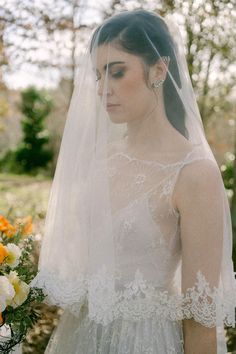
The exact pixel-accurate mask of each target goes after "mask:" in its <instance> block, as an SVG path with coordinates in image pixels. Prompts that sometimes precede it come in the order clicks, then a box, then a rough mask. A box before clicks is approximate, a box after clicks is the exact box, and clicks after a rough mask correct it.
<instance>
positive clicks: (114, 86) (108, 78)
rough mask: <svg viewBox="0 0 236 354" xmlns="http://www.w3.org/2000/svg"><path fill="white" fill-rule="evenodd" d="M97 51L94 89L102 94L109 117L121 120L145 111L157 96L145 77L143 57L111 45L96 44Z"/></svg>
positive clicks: (126, 119)
mask: <svg viewBox="0 0 236 354" xmlns="http://www.w3.org/2000/svg"><path fill="white" fill-rule="evenodd" d="M96 54H97V65H96V75H97V93H98V95H99V96H100V97H103V95H105V100H104V101H105V102H106V110H107V112H108V114H109V117H110V119H111V120H112V121H113V122H114V123H123V122H129V121H132V120H137V119H142V118H143V117H144V116H146V115H148V113H149V112H150V111H152V110H153V108H154V107H155V105H156V96H155V94H154V92H153V89H152V88H151V87H150V85H148V84H147V82H146V81H145V73H144V63H143V61H142V59H141V58H139V57H138V56H136V55H132V54H129V53H126V52H124V51H122V50H119V49H117V48H115V47H113V46H111V45H101V46H99V47H98V49H97V53H96Z"/></svg>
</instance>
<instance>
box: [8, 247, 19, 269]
mask: <svg viewBox="0 0 236 354" xmlns="http://www.w3.org/2000/svg"><path fill="white" fill-rule="evenodd" d="M6 248H7V251H8V255H7V257H6V259H5V263H6V264H8V265H9V266H10V267H11V268H15V267H16V266H17V265H18V264H19V261H20V256H21V249H20V247H18V246H17V245H15V244H14V243H8V244H7V245H6Z"/></svg>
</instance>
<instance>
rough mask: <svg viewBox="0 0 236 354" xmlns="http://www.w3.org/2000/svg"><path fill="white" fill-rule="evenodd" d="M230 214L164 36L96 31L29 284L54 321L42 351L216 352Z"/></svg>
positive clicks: (142, 23) (127, 21) (185, 81)
mask: <svg viewBox="0 0 236 354" xmlns="http://www.w3.org/2000/svg"><path fill="white" fill-rule="evenodd" d="M231 242H232V234H231V223H230V213H229V206H228V202H227V198H226V195H225V191H224V186H223V182H222V178H221V175H220V171H219V169H218V167H217V163H216V161H215V159H214V157H213V154H212V152H211V150H210V148H209V145H208V143H207V141H206V138H205V135H204V131H203V128H202V123H201V118H200V116H199V111H198V108H197V105H196V101H195V98H194V94H193V89H192V86H191V81H190V79H189V75H188V71H187V66H186V61H185V58H184V52H183V47H182V44H181V40H180V35H179V34H178V31H177V29H176V28H175V27H174V25H172V24H171V23H170V22H168V21H167V20H164V19H163V18H161V17H160V16H158V15H156V14H154V13H151V12H147V11H143V10H136V11H131V12H129V11H128V12H123V13H120V14H118V15H116V16H114V17H111V18H109V19H108V20H106V21H105V22H104V23H103V24H102V25H101V26H100V27H99V28H97V29H96V31H95V32H94V34H93V36H92V39H91V41H90V44H89V49H88V53H87V55H85V57H84V61H83V62H82V63H81V65H80V71H79V74H78V82H77V81H76V82H75V90H74V94H73V97H72V101H71V105H70V109H69V113H68V118H67V122H66V127H65V131H64V135H63V139H62V145H61V151H60V156H59V160H58V165H57V170H56V174H55V178H54V182H53V187H52V192H51V198H50V203H49V208H48V213H47V218H46V233H45V236H44V240H43V244H42V249H41V254H40V264H39V269H40V271H39V273H38V275H37V277H36V278H35V280H34V282H33V284H34V285H35V286H39V287H42V288H43V289H44V290H45V292H46V294H47V295H48V296H47V302H48V303H52V304H57V305H59V306H61V307H63V308H64V309H65V312H64V314H63V315H62V318H61V319H60V323H59V325H58V327H57V329H56V330H55V332H54V334H53V335H52V337H51V340H50V342H49V345H48V347H47V350H46V353H47V354H53V353H57V354H58V353H68V354H69V353H71V354H84V353H91V354H95V353H100V354H107V353H109V354H118V353H119V354H125V353H127V354H141V353H142V354H144V353H153V354H163V353H168V354H170V353H178V354H179V353H186V354H195V353H196V354H197V353H199V354H204V353H207V354H213V353H218V354H219V353H220V354H223V353H224V354H225V353H226V344H225V338H224V324H227V325H231V326H234V324H235V318H234V309H235V304H236V288H235V280H234V273H233V267H232V260H231V250H232V245H231Z"/></svg>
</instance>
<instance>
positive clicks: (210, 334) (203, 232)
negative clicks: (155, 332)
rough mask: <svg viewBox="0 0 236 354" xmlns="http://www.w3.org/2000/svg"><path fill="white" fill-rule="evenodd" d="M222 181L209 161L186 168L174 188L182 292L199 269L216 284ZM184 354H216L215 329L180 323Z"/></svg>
mask: <svg viewBox="0 0 236 354" xmlns="http://www.w3.org/2000/svg"><path fill="white" fill-rule="evenodd" d="M221 196H222V179H221V175H220V172H219V169H218V167H217V166H215V165H214V164H213V163H212V162H211V161H209V160H200V161H195V162H194V163H191V164H189V165H187V166H185V167H184V168H183V169H182V170H181V172H180V176H179V179H178V183H177V184H176V186H175V190H174V194H173V204H174V205H175V208H177V209H178V210H179V213H180V232H181V242H182V293H183V294H184V293H185V292H186V289H188V288H190V287H193V286H194V284H195V281H196V273H197V271H198V270H200V271H201V272H202V274H203V275H204V276H205V278H206V280H207V281H208V282H209V285H210V287H213V286H216V287H217V284H218V278H219V273H220V266H221V251H222V238H223V237H222V235H223V211H222V199H221ZM183 332H184V342H185V354H200V353H201V354H215V353H216V328H215V327H213V328H208V327H206V326H204V325H202V324H201V323H199V322H197V321H195V320H194V319H193V318H191V319H185V320H183Z"/></svg>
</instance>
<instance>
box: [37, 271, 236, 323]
mask: <svg viewBox="0 0 236 354" xmlns="http://www.w3.org/2000/svg"><path fill="white" fill-rule="evenodd" d="M31 285H32V286H36V287H40V288H43V289H44V290H45V292H46V293H47V295H48V297H49V300H50V301H49V302H48V303H50V304H54V305H58V306H61V307H62V308H68V309H70V310H71V311H72V312H73V313H74V314H75V315H76V314H77V315H79V312H80V309H81V306H82V305H83V304H84V302H85V301H87V300H89V304H90V305H89V306H90V307H89V317H90V319H91V320H94V321H95V322H96V323H102V324H104V325H106V324H108V323H110V322H111V321H113V320H114V319H118V318H123V319H128V320H132V321H137V320H139V319H146V318H150V317H153V316H155V317H157V318H158V319H159V320H160V323H161V322H162V321H165V320H171V321H180V320H183V319H190V318H193V319H194V320H195V321H197V322H199V323H201V324H202V325H204V326H206V327H214V326H215V325H216V323H217V318H218V317H217V316H218V315H219V314H220V316H221V320H223V321H224V322H225V324H226V325H228V326H232V325H233V324H234V318H233V317H234V316H232V315H230V314H231V312H230V311H229V312H228V311H227V309H229V308H230V307H231V306H232V305H233V304H234V303H235V295H234V294H227V295H226V294H224V297H223V298H224V301H223V302H222V294H220V291H219V289H218V288H216V287H213V288H211V287H210V286H209V283H208V282H207V280H206V278H205V277H204V275H203V274H202V273H201V271H198V273H197V279H196V283H195V285H194V286H193V287H192V288H188V289H187V290H186V293H185V294H173V293H170V292H169V291H168V290H163V289H159V288H156V287H154V286H152V285H151V284H148V282H147V281H146V280H144V278H143V274H142V273H141V272H140V271H139V269H138V270H137V271H136V273H135V277H134V280H133V281H131V282H129V283H128V284H125V285H124V289H122V290H115V281H114V279H113V277H112V276H110V274H109V272H108V271H107V270H106V269H105V267H103V268H101V270H100V271H99V272H98V273H97V274H96V275H94V276H93V277H92V278H91V279H90V280H88V279H86V280H85V279H84V280H83V279H79V281H78V279H77V280H76V286H75V285H72V283H70V282H69V281H68V279H67V280H64V281H61V280H59V279H58V277H57V275H56V274H55V273H54V274H53V273H51V274H48V273H47V274H46V273H45V274H43V273H42V272H40V273H39V274H38V276H37V277H36V278H35V279H34V281H33V282H32V283H31ZM47 301H48V300H47ZM218 319H219V318H218Z"/></svg>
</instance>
